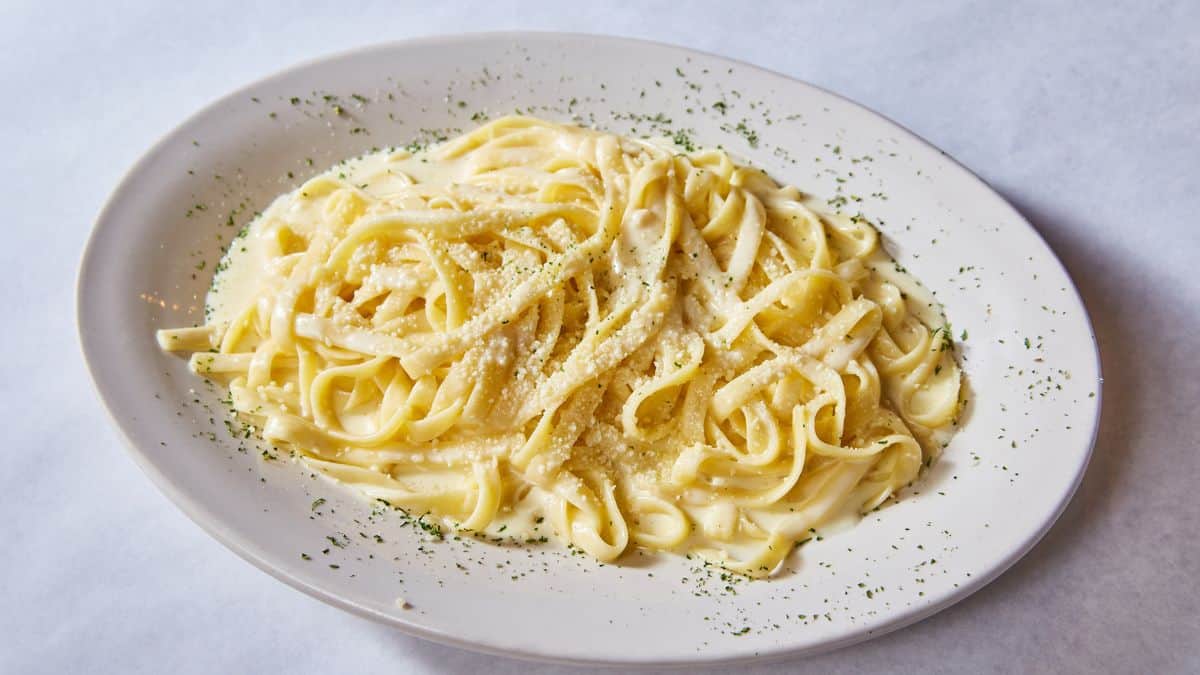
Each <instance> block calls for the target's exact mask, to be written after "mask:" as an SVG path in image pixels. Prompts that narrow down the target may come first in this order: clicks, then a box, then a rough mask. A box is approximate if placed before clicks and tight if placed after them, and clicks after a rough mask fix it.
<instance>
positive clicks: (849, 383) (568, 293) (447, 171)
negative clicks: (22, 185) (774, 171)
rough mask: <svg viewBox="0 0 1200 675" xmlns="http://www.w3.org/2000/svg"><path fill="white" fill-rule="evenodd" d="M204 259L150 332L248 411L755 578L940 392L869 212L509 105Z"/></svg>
mask: <svg viewBox="0 0 1200 675" xmlns="http://www.w3.org/2000/svg"><path fill="white" fill-rule="evenodd" d="M222 268H223V270H222V272H221V273H220V274H218V276H217V278H216V280H215V283H214V289H213V291H212V292H211V293H210V298H209V309H210V311H211V314H210V315H209V317H208V320H207V322H206V324H205V325H204V326H200V327H196V328H183V329H171V330H162V331H159V335H158V339H159V342H160V344H161V345H162V346H163V347H164V348H165V349H168V350H176V351H190V352H193V353H192V355H191V362H190V365H191V368H192V369H193V370H194V371H195V372H196V373H199V374H201V375H204V376H206V377H210V378H213V379H215V380H218V381H220V382H222V383H226V384H228V386H229V390H230V394H231V401H232V405H233V408H234V409H235V410H236V412H237V414H238V415H240V416H241V417H242V418H243V419H244V420H247V421H249V422H250V423H252V424H254V425H255V426H256V428H257V429H259V430H260V431H261V435H262V438H263V439H265V440H266V441H267V442H269V443H272V444H275V445H276V446H278V447H281V448H289V449H291V450H293V451H294V452H295V453H296V455H297V456H299V457H300V458H301V459H302V460H303V461H304V462H306V463H308V464H310V465H311V466H312V467H314V468H316V469H318V470H320V471H321V472H323V473H325V474H327V475H329V476H331V477H333V478H335V479H337V480H338V481H341V482H344V483H347V484H349V485H352V486H354V487H355V488H357V489H358V490H360V491H361V492H363V493H365V494H366V495H368V496H369V497H372V498H376V499H381V500H384V501H386V502H388V503H389V504H392V505H394V506H396V507H401V508H404V509H406V510H408V511H409V512H415V513H420V514H430V515H431V516H432V517H438V518H444V519H446V520H447V522H449V523H452V524H453V525H454V526H455V527H458V528H460V529H463V530H471V531H477V532H489V533H495V532H497V531H499V530H505V529H506V530H507V534H513V533H525V534H530V533H535V532H539V531H540V530H539V528H540V527H546V528H547V530H552V531H553V532H554V533H555V534H556V535H557V537H558V538H560V539H561V540H563V541H565V542H568V543H570V544H572V545H574V546H577V547H579V548H580V549H582V550H583V551H585V552H587V553H588V554H590V555H592V556H595V557H596V558H598V559H600V560H602V561H611V560H614V559H616V558H617V557H618V556H620V555H621V554H622V553H623V552H625V551H626V550H627V549H630V548H631V547H634V546H640V547H645V548H649V549H661V550H671V551H677V552H691V553H697V554H699V555H701V556H702V557H704V558H705V559H707V560H710V561H713V562H715V563H718V564H720V565H722V566H724V567H726V568H729V569H730V570H733V571H737V572H742V573H745V574H748V575H752V576H765V575H767V574H769V573H771V572H772V571H773V570H774V569H776V568H777V567H778V565H779V563H780V562H781V561H782V560H783V559H784V557H785V556H786V555H787V553H788V552H789V551H790V550H791V549H792V546H793V544H794V543H795V542H797V541H800V540H803V539H805V538H807V537H808V536H809V532H810V531H811V528H814V527H815V526H817V525H819V524H821V523H822V522H825V521H827V520H828V519H829V518H831V517H833V516H834V515H835V514H837V513H839V512H840V511H842V510H844V509H847V508H850V509H857V510H859V511H867V510H870V509H873V508H875V507H876V506H879V505H880V504H882V503H883V502H884V501H885V500H887V499H888V498H889V497H891V496H893V495H894V494H896V492H897V490H899V489H901V488H902V487H904V486H905V485H907V484H908V483H910V482H911V481H912V480H913V479H914V478H915V477H916V476H917V475H918V472H919V470H920V468H921V466H922V463H923V462H925V461H926V460H927V459H929V458H930V457H932V456H933V455H934V454H936V453H937V452H938V451H939V450H940V448H941V446H942V443H943V442H944V439H945V436H946V432H947V430H948V428H949V427H950V426H952V422H953V421H954V419H955V416H956V414H957V412H958V406H959V387H960V379H961V378H960V373H959V369H958V366H957V365H956V363H955V360H954V358H953V350H952V348H949V347H951V342H950V335H949V331H948V329H947V328H945V327H938V328H932V327H931V326H932V325H933V322H935V321H940V319H938V318H937V317H936V315H935V313H934V312H931V310H930V309H929V307H931V306H934V305H933V303H931V302H929V301H927V299H926V298H925V297H923V296H922V297H918V295H919V294H920V291H919V287H916V286H914V285H911V284H909V285H906V282H904V281H902V280H901V279H900V276H899V274H898V273H897V272H896V271H895V265H894V263H893V262H892V261H891V259H890V258H889V257H888V256H887V255H886V254H885V253H884V252H883V251H882V249H881V248H880V245H879V238H878V234H877V233H876V231H875V229H874V228H873V227H872V226H871V225H870V224H869V223H868V222H867V221H865V220H864V219H862V218H859V217H853V218H850V217H846V216H842V215H836V214H832V213H829V212H828V208H827V207H825V206H824V205H823V204H819V203H817V202H815V201H814V200H812V199H811V198H809V197H808V196H806V195H804V194H802V193H801V192H800V191H798V190H797V189H795V188H792V187H779V186H778V185H777V184H776V183H775V182H774V181H773V180H771V179H770V178H769V177H768V176H767V175H766V174H764V173H763V172H761V171H759V170H756V169H753V168H749V167H746V166H742V165H739V164H737V163H735V162H734V161H733V160H732V159H730V157H729V156H728V155H727V154H726V153H725V152H723V151H720V150H702V151H699V152H692V153H689V154H676V153H675V152H673V151H672V150H671V149H669V148H668V147H667V146H665V145H660V144H657V143H654V142H651V141H640V140H631V139H628V138H623V137H619V136H615V135H611V134H606V133H601V132H597V131H592V130H588V129H582V128H578V127H574V126H565V125H559V124H553V123H550V122H544V121H541V120H537V119H534V118H531V117H507V118H503V119H499V120H496V121H494V122H491V123H489V124H487V125H485V126H482V127H480V128H478V129H476V130H474V131H472V132H470V133H467V134H465V135H463V136H460V137H458V138H455V139H452V140H450V141H448V142H446V143H444V144H443V145H441V146H439V147H437V148H435V149H431V150H429V151H427V152H421V153H418V154H416V155H411V154H410V153H408V152H404V151H393V152H381V153H376V154H372V155H368V156H365V157H363V158H360V159H357V160H353V161H350V162H347V163H345V164H344V165H342V166H339V167H335V168H334V169H332V170H330V171H328V172H326V173H324V174H321V175H318V176H316V177H315V178H312V179H311V180H309V181H307V182H306V183H305V184H304V185H302V186H301V187H299V188H298V189H296V190H294V191H293V192H291V193H288V194H286V195H283V196H281V197H279V198H278V199H277V200H276V201H275V202H274V203H273V204H272V205H271V207H270V208H268V209H267V211H266V212H265V213H263V214H262V216H261V217H260V218H259V219H257V220H256V221H255V222H254V223H253V224H252V226H251V227H250V228H249V230H248V234H247V236H246V237H245V238H244V239H239V240H238V242H237V243H236V244H235V246H234V247H233V248H232V249H231V251H230V253H229V254H227V258H226V260H224V261H223V263H222ZM902 289H904V291H902ZM923 318H924V319H925V321H923V320H922V319H923ZM543 521H545V524H544V525H543V524H542V523H543Z"/></svg>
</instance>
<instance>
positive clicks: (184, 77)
mask: <svg viewBox="0 0 1200 675" xmlns="http://www.w3.org/2000/svg"><path fill="white" fill-rule="evenodd" d="M52 4H53V3H48V2H35V1H32V0H29V1H23V2H22V1H18V2H13V1H12V0H10V1H9V2H6V3H4V6H3V7H2V8H0V54H2V55H3V57H2V58H0V85H2V86H0V92H3V98H4V100H3V103H2V104H0V153H3V154H2V158H3V159H2V160H0V195H3V201H2V202H0V204H3V207H4V208H3V211H0V228H2V231H3V239H2V240H0V242H2V243H0V308H2V309H0V317H3V318H2V319H0V322H2V325H3V329H0V429H3V439H4V441H3V443H2V444H0V447H2V449H3V450H2V459H0V478H2V480H3V489H2V490H0V522H2V523H3V524H2V525H0V528H2V530H0V531H2V533H3V552H2V553H0V672H5V673H37V672H46V673H57V672H81V671H85V670H86V671H89V672H146V673H217V672H273V671H280V672H287V673H328V672H356V673H369V672H390V673H396V672H464V673H466V672H497V673H517V672H546V673H549V672H559V671H560V670H562V669H560V668H558V667H555V666H542V665H532V666H531V665H530V664H526V663H521V662H517V661H508V660H505V659H498V658H495V657H484V656H479V655H475V654H471V653H468V652H464V651H460V650H457V649H452V648H448V647H442V646H439V645H435V644H431V643H427V642H423V641H420V640H417V639H414V638H409V637H406V636H404V635H401V634H400V633H397V632H395V631H394V630H391V629H388V628H385V627H383V626H379V625H375V624H373V623H370V622H368V621H366V620H364V619H360V618H358V617H355V616H351V615H349V614H345V613H343V612H341V611H339V610H336V609H334V608H332V607H328V606H325V605H323V604H321V603H319V602H317V601H316V600H313V599H311V598H309V597H307V596H305V595H302V594H300V593H299V592H297V591H294V590H292V589H290V588H288V587H286V586H284V585H283V584H280V583H278V582H276V581H274V580H273V579H271V578H270V577H268V576H267V575H266V574H264V573H262V572H260V571H259V570H257V569H255V568H254V567H252V566H251V565H249V564H248V563H246V562H243V561H242V560H241V559H239V558H237V557H236V556H235V555H234V554H232V553H230V552H229V551H227V550H226V549H224V548H223V547H222V546H221V545H219V544H217V543H216V542H215V541H213V540H212V539H210V538H209V537H208V536H207V535H205V534H204V533H203V532H201V530H200V529H199V528H198V527H196V526H194V525H193V524H192V523H191V522H189V521H188V520H187V519H186V518H184V516H183V515H182V514H181V513H180V512H179V511H178V510H177V509H176V508H175V507H174V506H172V505H171V503H170V502H168V501H167V499H166V498H165V497H163V496H162V495H160V494H159V493H158V492H157V491H156V490H155V489H154V488H153V486H152V485H151V484H150V481H149V480H147V479H146V478H145V477H143V476H142V475H141V473H140V472H139V471H138V469H137V467H136V466H135V465H134V463H133V461H132V460H130V459H129V458H128V457H127V456H126V454H125V451H124V449H123V447H122V446H121V442H120V441H119V440H118V438H117V434H116V433H115V431H114V430H113V428H112V427H111V426H110V424H109V422H108V420H107V419H106V417H105V414H104V412H103V411H102V410H101V407H100V404H99V402H98V400H97V398H96V396H95V394H94V393H93V391H92V387H91V384H90V383H89V381H88V377H87V374H86V372H85V369H84V365H83V363H82V359H81V357H80V353H79V347H78V342H77V339H76V334H75V320H74V316H75V312H74V303H75V297H74V284H75V273H76V266H77V263H78V260H79V257H80V254H81V251H82V248H83V244H84V241H85V238H86V236H87V234H88V231H89V230H90V228H91V223H92V220H93V218H94V217H95V216H96V214H97V212H98V210H99V209H100V206H101V204H102V202H103V200H104V199H105V197H106V196H107V194H108V193H109V191H110V190H111V189H112V188H113V187H114V186H115V184H116V182H117V181H118V179H119V178H120V177H121V175H122V174H123V172H124V171H125V170H126V168H127V167H129V166H130V165H131V164H132V163H133V162H134V160H135V159H136V158H137V157H138V156H139V155H140V154H141V153H142V152H143V151H144V150H146V149H147V147H148V146H149V145H150V144H151V143H152V142H153V141H154V140H155V139H157V138H158V137H159V136H160V135H161V134H163V133H164V132H166V131H167V130H169V129H170V128H171V127H173V126H174V125H175V124H177V123H178V122H179V121H181V120H182V119H183V118H184V117H186V116H187V115H189V114H190V113H192V112H193V111H195V110H196V109H197V108H199V107H200V106H202V105H204V104H205V103H207V102H209V101H211V100H213V99H215V98H217V97H218V96H220V95H222V94H224V93H226V92H227V91H229V90H231V89H232V88H234V87H237V86H240V85H242V84H245V83H247V82H249V81H251V80H253V79H256V78H259V77H261V76H264V75H266V74H269V73H271V72H273V71H275V70H278V69H280V68H283V67H285V66H288V65H289V64H292V63H294V62H296V61H300V60H305V59H309V58H312V57H314V56H317V55H320V54H323V53H329V52H333V51H338V50H342V49H346V48H350V47H353V46H356V45H362V44H367V43H372V42H380V41H386V40H393V39H401V38H406V37H409V36H418V35H426V34H436V33H450V32H459V31H478V30H496V29H518V28H528V29H544V30H554V29H558V30H570V31H587V32H602V33H614V34H621V35H632V36H639V37H647V38H653V39H658V40H663V41H668V42H674V43H678V44H683V45H687V46H691V47H695V48H699V49H703V50H709V51H714V52H717V53H720V54H724V55H727V56H731V57H735V58H739V59H744V60H747V61H751V62H753V63H757V64H760V65H762V66H765V67H768V68H772V69H775V70H778V71H781V72H784V73H788V74H790V75H793V76H795V77H798V78H801V79H805V80H808V81H810V82H814V83H816V84H819V85H822V86H825V87H828V88H830V89H832V90H834V91H837V92H840V93H842V94H844V95H846V96H849V97H850V98H853V99H855V100H857V101H859V102H861V103H864V104H866V105H868V106H870V107H872V108H874V109H876V110H878V111H880V112H882V113H883V114H885V115H887V116H889V117H891V118H892V119H895V120H897V121H899V122H900V123H901V124H904V125H906V126H908V127H909V128H911V129H913V130H914V131H916V132H917V133H918V134H920V135H922V136H924V137H925V138H927V139H929V140H930V141H932V142H933V143H934V144H935V145H938V146H940V147H941V148H942V149H944V150H946V151H947V152H949V153H950V154H951V155H953V156H954V157H956V158H958V159H959V160H960V161H962V162H963V163H965V164H966V165H967V166H969V167H971V168H972V169H974V170H975V171H976V172H978V173H979V174H980V175H982V176H983V178H984V179H986V180H987V181H989V182H990V183H991V184H992V185H993V186H995V187H996V188H997V189H998V190H999V191H1000V192H1001V193H1003V194H1004V195H1005V196H1006V197H1008V199H1010V200H1011V201H1012V202H1013V203H1014V204H1015V205H1016V206H1017V207H1018V208H1019V209H1020V210H1021V211H1022V212H1023V213H1024V214H1025V215H1026V216H1027V217H1028V218H1029V219H1030V220H1031V221H1032V222H1033V224H1034V225H1035V226H1036V227H1037V229H1038V230H1039V231H1040V232H1041V233H1042V234H1043V235H1044V236H1045V237H1046V239H1047V240H1048V241H1049V242H1050V244H1051V245H1052V247H1053V248H1054V250H1055V251H1056V252H1057V253H1058V255H1059V256H1060V257H1061V258H1062V259H1063V261H1064V262H1065V263H1066V265H1067V267H1068V268H1069V270H1070V272H1071V274H1072V275H1073V277H1074V279H1075V281H1076V283H1077V284H1078V285H1079V287H1080V289H1081V291H1082V293H1083V296H1084V299H1085V301H1086V302H1087V305H1088V307H1089V309H1090V310H1091V312H1092V317H1093V320H1094V321H1095V326H1096V332H1097V334H1098V336H1099V339H1100V344H1101V348H1102V350H1103V362H1104V370H1105V374H1106V383H1105V391H1104V413H1103V415H1104V417H1103V423H1102V425H1101V431H1100V438H1099V441H1098V444H1097V446H1096V453H1095V457H1094V459H1093V460H1092V465H1091V468H1090V469H1089V471H1088V474H1087V476H1086V478H1085V479H1084V482H1083V485H1082V487H1081V488H1080V490H1079V493H1078V494H1077V495H1076V497H1075V500H1074V501H1073V503H1072V504H1071V506H1070V507H1069V508H1068V510H1067V512H1066V514H1065V515H1064V516H1063V517H1062V519H1061V520H1060V521H1059V523H1058V524H1057V525H1056V526H1055V527H1054V529H1053V530H1052V531H1051V532H1050V534H1049V535H1048V536H1047V537H1046V538H1045V540H1044V541H1043V542H1042V543H1041V544H1039V545H1038V546H1037V548H1035V549H1034V551H1033V552H1032V553H1031V554H1030V555H1029V556H1028V557H1026V558H1025V559H1024V560H1023V561H1022V562H1020V563H1018V564H1017V565H1016V566H1015V567H1014V568H1013V569H1012V570H1011V571H1009V572H1008V573H1006V574H1005V575H1004V576H1002V577H1001V578H1000V579H999V580H998V581H996V582H994V583H993V584H991V585H990V586H989V587H987V588H986V589H984V590H983V591H981V592H979V593H977V594H975V595H974V596H972V597H970V598H968V599H967V600H965V601H963V602H962V603H960V604H958V605H956V606H955V607H953V608H951V609H949V610H947V611H945V612H942V613H941V614H939V615H937V616H935V617H933V618H931V619H927V620H926V621H923V622H921V623H920V624H918V625H916V626H913V627H910V628H907V629H905V630H902V631H899V632H896V633H892V634H890V635H888V636H886V637H883V638H880V639H876V640H874V641H872V642H869V643H866V644H862V645H858V646H854V647H851V648H848V649H843V650H840V651H837V652H833V653H829V654H825V655H822V656H818V657H815V658H810V659H805V660H802V661H792V662H787V663H783V664H774V665H762V666H754V667H749V668H746V669H745V671H746V672H748V673H749V672H763V673H776V672H778V673H783V672H789V673H790V672H805V673H808V672H813V673H859V672H884V671H890V670H894V671H904V670H909V671H917V670H919V671H922V672H927V673H942V672H970V671H983V672H1078V673H1084V672H1129V673H1133V672H1146V673H1151V672H1158V673H1170V672H1197V671H1200V544H1198V541H1200V539H1198V537H1200V498H1198V497H1200V495H1198V492H1197V489H1196V486H1197V485H1198V481H1200V423H1198V421H1197V419H1198V418H1200V411H1198V410H1197V409H1196V408H1197V405H1198V404H1200V366H1198V363H1200V360H1198V356H1200V355H1198V354H1197V352H1198V351H1200V350H1198V348H1200V282H1198V277H1197V275H1196V274H1195V273H1194V272H1193V266H1194V265H1195V264H1197V261H1198V260H1200V198H1198V195H1200V3H1195V2H1180V3H1174V4H1172V3H1157V2H1139V3H1132V2H1130V3H1126V4H1127V5H1128V6H1127V7H1126V8H1124V9H1112V8H1108V9H1104V8H1100V7H1099V6H1098V5H1099V4H1108V3H1089V2H1082V1H1069V2H1058V3H1007V2H998V3H982V2H942V1H937V0H934V1H928V2H918V3H905V4H906V5H907V7H906V8H905V9H903V10H900V9H891V8H888V6H890V5H892V4H893V3H872V4H870V5H869V6H868V5H858V6H853V7H845V6H843V3H840V2H824V3H814V4H800V3H796V4H792V3H786V2H772V3H762V4H756V3H754V2H745V1H743V2H726V3H712V4H709V5H705V6H700V5H696V6H692V5H690V4H688V5H687V6H684V3H661V4H659V3H654V4H653V6H649V7H642V6H641V5H642V3H629V4H625V5H621V6H613V7H609V6H607V5H605V6H603V7H602V6H601V5H602V4H603V3H599V2H589V3H584V4H581V5H580V6H571V5H572V3H569V2H567V1H566V0H561V1H560V2H552V3H540V2H539V3H532V2H525V3H523V2H489V3H483V4H481V5H480V6H477V7H473V8H466V7H459V6H448V5H447V3H441V2H436V3H435V2H424V3H393V2H348V1H345V0H343V2H339V3H331V5H333V6H334V8H331V9H325V10H317V9H311V10H300V9H294V8H287V6H288V5H290V4H291V3H285V2H278V1H272V2H255V3H252V2H244V1H242V2H228V1H225V2H188V3H152V2H144V3H127V2H96V3H91V2H88V3H84V2H78V3H63V4H62V6H57V7H56V6H52ZM172 4H173V5H176V6H175V7H169V6H168V5H172ZM895 4H897V5H898V4H900V3H895ZM160 5H161V6H160ZM443 5H447V6H443ZM614 648H616V649H619V645H614Z"/></svg>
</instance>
